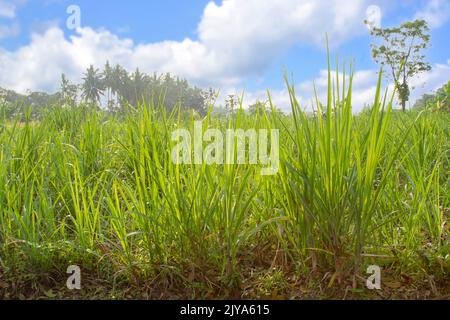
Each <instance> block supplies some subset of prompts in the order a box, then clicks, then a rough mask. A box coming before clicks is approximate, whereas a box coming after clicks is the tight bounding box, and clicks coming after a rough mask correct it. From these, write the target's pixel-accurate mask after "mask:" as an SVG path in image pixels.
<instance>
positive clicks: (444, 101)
mask: <svg viewBox="0 0 450 320" xmlns="http://www.w3.org/2000/svg"><path fill="white" fill-rule="evenodd" d="M414 108H416V109H428V110H433V111H447V112H450V81H449V82H447V83H446V84H445V85H443V86H442V87H441V88H439V89H438V90H437V91H436V93H435V94H425V95H424V96H423V97H422V98H421V99H419V100H418V101H416V103H415V104H414Z"/></svg>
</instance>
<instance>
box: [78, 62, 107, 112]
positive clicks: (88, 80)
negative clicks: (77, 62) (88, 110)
mask: <svg viewBox="0 0 450 320" xmlns="http://www.w3.org/2000/svg"><path fill="white" fill-rule="evenodd" d="M83 81H84V82H83V84H82V91H83V93H82V96H83V98H84V99H86V100H87V101H89V102H90V103H92V104H98V103H99V102H100V96H101V95H103V90H104V83H103V79H102V76H101V74H100V73H99V71H98V69H95V68H94V66H93V65H91V66H90V67H89V68H88V69H87V70H86V73H84V77H83Z"/></svg>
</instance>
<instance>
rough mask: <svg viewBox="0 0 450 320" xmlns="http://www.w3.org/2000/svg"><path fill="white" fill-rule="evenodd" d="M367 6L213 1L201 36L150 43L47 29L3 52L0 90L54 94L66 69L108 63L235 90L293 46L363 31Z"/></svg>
mask: <svg viewBox="0 0 450 320" xmlns="http://www.w3.org/2000/svg"><path fill="white" fill-rule="evenodd" d="M0 1H2V0H0ZM367 6H368V2H367V0H352V1H346V2H342V1H340V0H326V1H325V0H322V1H317V0H284V1H272V0H247V1H239V0H224V1H223V2H222V3H221V4H220V5H219V4H216V3H214V2H212V1H211V2H210V3H208V5H207V6H206V7H205V10H204V13H203V15H202V18H201V20H200V23H199V25H198V32H197V36H198V37H197V39H190V38H186V39H184V40H183V41H163V42H157V43H147V44H145V43H144V44H135V43H134V42H133V41H132V40H129V39H126V38H120V37H118V36H117V35H115V34H113V33H111V32H109V31H108V30H93V29H91V28H89V27H85V28H81V29H79V30H78V31H77V33H76V34H74V35H72V36H71V37H69V38H68V39H67V38H65V37H64V34H63V31H62V30H61V29H59V28H49V29H48V30H46V31H45V32H44V33H41V34H33V35H32V39H31V42H30V44H28V45H27V46H24V47H22V48H19V49H17V50H16V51H12V52H9V51H4V50H3V52H2V53H1V55H2V56H1V57H0V67H1V68H2V70H6V72H2V74H1V75H0V86H1V85H3V86H8V87H11V88H13V89H16V90H19V91H23V90H26V89H31V90H54V89H56V88H57V83H58V79H59V76H60V75H59V73H60V72H62V71H64V72H66V73H67V74H68V76H69V77H72V78H77V77H78V75H79V74H80V73H81V72H82V71H83V70H84V69H85V68H86V67H87V66H88V65H89V64H91V63H92V64H96V65H101V64H103V63H104V62H105V61H106V60H110V61H111V62H112V63H121V64H123V65H124V66H126V67H127V68H129V69H133V68H135V67H138V66H139V67H140V68H142V69H143V70H144V71H147V72H153V71H160V72H173V73H176V74H178V75H180V76H183V77H186V78H187V79H189V80H190V81H192V82H194V83H195V84H198V85H201V86H209V85H211V86H221V87H232V86H237V85H239V84H240V83H241V82H242V80H243V79H245V78H246V77H249V76H259V75H262V74H263V72H264V71H265V70H266V68H267V67H268V66H269V65H270V63H271V62H272V61H273V60H274V59H275V58H277V57H278V56H280V55H281V54H283V53H284V52H285V51H286V50H287V49H289V48H290V47H292V46H293V45H295V44H299V43H305V44H312V45H316V46H322V47H324V46H325V33H327V32H328V37H329V39H330V44H331V45H332V46H333V45H338V44H340V43H342V42H344V41H346V40H349V39H351V38H352V37H354V36H355V35H358V34H362V33H365V32H366V31H365V30H364V28H363V20H364V18H365V10H366V8H367ZM312 30H313V31H312ZM5 74H6V75H5Z"/></svg>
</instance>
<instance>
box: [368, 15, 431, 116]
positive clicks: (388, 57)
mask: <svg viewBox="0 0 450 320" xmlns="http://www.w3.org/2000/svg"><path fill="white" fill-rule="evenodd" d="M366 23H367V21H366ZM429 31H430V28H429V27H428V25H427V23H426V22H425V21H424V20H415V21H412V22H405V23H403V24H401V25H400V27H394V28H377V27H373V28H372V29H371V31H370V33H371V35H372V36H375V37H377V38H381V40H382V44H380V45H375V44H373V45H372V56H373V58H374V59H375V61H376V62H377V63H380V64H381V65H383V66H387V67H389V68H390V71H391V77H392V79H393V80H394V82H395V85H396V86H397V90H398V98H399V100H400V103H401V105H402V110H403V111H405V110H406V102H407V101H408V100H409V96H410V87H409V84H408V81H409V79H410V78H411V77H413V76H415V75H417V74H419V73H421V72H424V71H429V70H431V65H430V64H429V63H427V62H425V61H424V60H425V56H424V55H422V50H425V49H426V48H428V47H429V43H430V35H429V34H428V32H429Z"/></svg>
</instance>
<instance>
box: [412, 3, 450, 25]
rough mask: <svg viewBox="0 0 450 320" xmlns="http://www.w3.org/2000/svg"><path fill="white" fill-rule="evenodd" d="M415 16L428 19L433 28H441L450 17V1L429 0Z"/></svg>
mask: <svg viewBox="0 0 450 320" xmlns="http://www.w3.org/2000/svg"><path fill="white" fill-rule="evenodd" d="M415 18H416V19H423V20H425V21H427V22H428V24H429V25H430V27H431V28H439V27H440V26H442V25H443V24H444V23H446V22H447V21H448V20H449V19H450V1H448V0H429V1H427V3H426V5H425V6H424V8H423V9H421V10H420V11H419V12H417V13H416V15H415Z"/></svg>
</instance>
